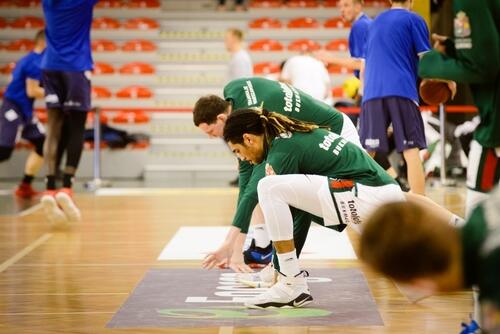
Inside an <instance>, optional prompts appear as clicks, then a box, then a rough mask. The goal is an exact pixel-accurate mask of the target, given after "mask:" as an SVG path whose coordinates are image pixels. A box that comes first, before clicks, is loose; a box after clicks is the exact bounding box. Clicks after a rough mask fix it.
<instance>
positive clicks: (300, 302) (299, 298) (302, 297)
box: [245, 271, 313, 308]
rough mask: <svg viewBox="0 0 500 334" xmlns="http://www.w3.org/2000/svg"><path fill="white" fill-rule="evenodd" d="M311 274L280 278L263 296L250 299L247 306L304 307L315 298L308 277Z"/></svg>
mask: <svg viewBox="0 0 500 334" xmlns="http://www.w3.org/2000/svg"><path fill="white" fill-rule="evenodd" d="M307 276H309V274H308V273H307V272H306V271H301V272H300V273H299V274H298V275H297V276H295V277H286V276H280V278H279V280H278V282H277V283H276V284H274V285H273V286H272V287H270V288H269V289H268V290H267V291H266V292H264V293H263V294H261V295H259V296H256V297H253V298H251V299H248V300H247V301H246V302H245V306H246V307H248V308H267V307H271V308H282V307H284V308H292V307H303V306H305V305H307V304H309V303H310V302H312V300H313V298H312V296H311V292H310V291H309V287H308V286H307V281H306V277H307Z"/></svg>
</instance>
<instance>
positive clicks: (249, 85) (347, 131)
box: [193, 78, 361, 271]
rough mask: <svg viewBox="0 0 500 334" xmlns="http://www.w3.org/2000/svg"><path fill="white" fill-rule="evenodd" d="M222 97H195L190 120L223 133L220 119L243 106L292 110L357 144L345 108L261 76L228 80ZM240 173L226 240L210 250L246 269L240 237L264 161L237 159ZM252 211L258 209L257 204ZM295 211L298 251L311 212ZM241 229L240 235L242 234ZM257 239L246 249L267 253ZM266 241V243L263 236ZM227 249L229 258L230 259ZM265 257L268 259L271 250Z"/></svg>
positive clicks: (214, 134) (216, 133) (247, 222)
mask: <svg viewBox="0 0 500 334" xmlns="http://www.w3.org/2000/svg"><path fill="white" fill-rule="evenodd" d="M224 98H225V100H224V99H222V98H220V97H218V96H214V95H210V96H205V97H202V98H200V99H199V100H198V102H197V103H196V105H195V107H194V111H193V121H194V124H195V125H196V126H197V127H199V128H200V129H201V130H202V131H203V132H205V133H206V134H207V135H209V136H211V137H222V134H223V133H222V130H223V127H224V124H225V121H226V119H227V117H228V116H229V115H230V113H231V112H232V111H233V110H236V109H240V108H246V107H248V106H252V107H260V106H264V107H265V108H266V109H269V110H274V111H276V112H278V113H281V114H284V115H291V116H293V117H295V118H297V119H302V120H305V121H309V122H313V123H316V124H319V125H322V126H327V127H329V128H330V129H331V130H332V132H335V133H338V134H340V135H342V136H343V137H344V138H346V139H347V140H350V141H352V142H353V143H355V144H356V145H358V146H360V147H361V144H360V143H359V137H358V133H357V131H356V128H355V127H354V124H352V122H351V120H350V119H349V118H348V117H347V116H346V115H345V114H343V113H341V112H339V111H337V110H336V109H334V108H332V107H330V106H328V105H326V104H324V103H322V102H320V101H318V100H315V99H313V98H312V97H310V96H309V95H307V94H304V93H303V92H301V91H300V90H298V89H296V88H294V87H293V86H290V85H288V84H285V83H281V82H277V81H272V80H268V79H264V78H247V79H239V80H233V81H231V82H230V83H229V84H227V85H226V86H225V88H224ZM239 175H240V182H239V188H240V193H239V197H238V205H237V211H236V214H235V216H234V219H233V224H232V225H233V226H232V227H231V230H230V232H229V234H228V235H227V238H226V241H225V242H224V244H223V245H222V246H221V247H220V248H219V249H218V250H217V251H216V252H215V253H216V254H217V256H216V257H217V258H226V259H228V262H229V263H230V267H231V268H233V269H235V270H237V271H249V270H248V268H246V267H245V266H243V265H241V262H242V259H241V248H242V246H243V241H244V240H245V236H244V235H246V234H247V233H248V228H249V226H250V221H251V217H252V212H253V211H254V209H255V208H256V206H257V203H258V199H257V183H258V181H259V180H260V179H261V178H262V177H264V175H265V173H264V166H252V165H251V164H250V163H248V162H245V161H240V166H239ZM257 211H260V209H259V208H258V206H257ZM254 216H256V217H262V215H261V214H260V212H256V213H254ZM294 217H295V219H296V220H297V222H300V223H297V224H296V226H297V233H298V237H297V239H296V241H297V250H298V251H299V252H300V250H301V249H302V246H303V242H305V236H307V233H306V232H304V231H307V230H308V229H309V225H310V222H311V219H312V217H311V215H310V214H308V213H304V212H300V211H299V210H297V211H296V212H294ZM316 219H320V218H316ZM254 223H257V226H258V227H257V229H256V231H258V234H259V235H267V233H266V232H265V225H264V221H263V219H262V218H261V219H260V220H259V221H255V220H254ZM240 234H244V235H243V236H241V235H240ZM299 236H300V237H299ZM258 241H259V240H258V239H256V242H254V245H256V246H257V247H258V248H257V249H255V248H253V249H250V252H251V251H256V253H258V252H261V253H262V254H264V255H263V256H268V253H263V252H262V249H263V248H264V247H266V246H267V244H266V245H263V244H259V242H258ZM267 242H268V243H269V239H268V238H267ZM233 250H234V251H233ZM267 252H268V251H267ZM231 255H232V256H234V258H232V259H231ZM229 259H230V260H229ZM268 259H269V260H270V256H269V257H268ZM235 262H236V263H235ZM239 269H241V270H239Z"/></svg>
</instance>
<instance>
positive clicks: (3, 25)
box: [0, 17, 7, 29]
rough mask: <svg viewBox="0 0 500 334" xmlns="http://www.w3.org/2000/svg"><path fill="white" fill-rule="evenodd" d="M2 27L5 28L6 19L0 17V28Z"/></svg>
mask: <svg viewBox="0 0 500 334" xmlns="http://www.w3.org/2000/svg"><path fill="white" fill-rule="evenodd" d="M4 28H7V21H6V20H5V19H4V18H3V17H0V29H4Z"/></svg>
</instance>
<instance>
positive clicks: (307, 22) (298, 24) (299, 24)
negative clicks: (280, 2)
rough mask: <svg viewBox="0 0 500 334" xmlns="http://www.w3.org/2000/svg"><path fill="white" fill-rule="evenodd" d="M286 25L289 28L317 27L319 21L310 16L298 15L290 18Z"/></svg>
mask: <svg viewBox="0 0 500 334" xmlns="http://www.w3.org/2000/svg"><path fill="white" fill-rule="evenodd" d="M287 27H288V28H291V29H297V28H300V29H304V28H308V29H310V28H319V23H318V21H317V20H316V19H313V18H312V17H298V18H296V19H293V20H290V22H288V24H287Z"/></svg>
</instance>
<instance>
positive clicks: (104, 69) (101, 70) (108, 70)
mask: <svg viewBox="0 0 500 334" xmlns="http://www.w3.org/2000/svg"><path fill="white" fill-rule="evenodd" d="M113 73H115V69H114V67H113V66H112V65H111V64H108V63H103V62H95V63H94V74H113Z"/></svg>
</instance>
